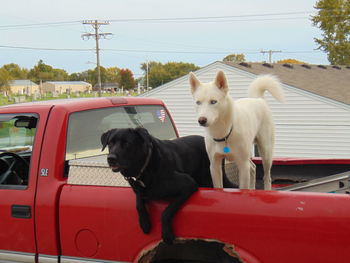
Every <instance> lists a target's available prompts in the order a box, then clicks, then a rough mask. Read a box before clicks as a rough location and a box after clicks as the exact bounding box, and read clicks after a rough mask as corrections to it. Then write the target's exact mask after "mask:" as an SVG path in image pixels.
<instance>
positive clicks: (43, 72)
mask: <svg viewBox="0 0 350 263" xmlns="http://www.w3.org/2000/svg"><path fill="white" fill-rule="evenodd" d="M28 77H29V78H30V79H31V80H32V81H34V82H37V83H38V82H40V81H48V80H56V81H62V80H68V78H69V76H68V73H67V72H66V71H65V70H63V69H55V68H53V67H51V66H49V65H46V64H45V63H44V62H43V61H42V60H39V62H38V64H37V65H35V66H34V67H33V68H32V69H31V70H30V71H29V73H28Z"/></svg>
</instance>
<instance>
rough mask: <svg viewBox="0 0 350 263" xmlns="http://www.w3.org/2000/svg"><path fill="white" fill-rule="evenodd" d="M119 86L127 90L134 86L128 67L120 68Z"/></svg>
mask: <svg viewBox="0 0 350 263" xmlns="http://www.w3.org/2000/svg"><path fill="white" fill-rule="evenodd" d="M118 84H119V87H122V88H124V89H127V90H131V89H133V88H135V79H134V76H133V74H132V72H131V70H130V69H121V70H120V82H119V83H118Z"/></svg>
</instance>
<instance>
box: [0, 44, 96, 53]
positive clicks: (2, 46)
mask: <svg viewBox="0 0 350 263" xmlns="http://www.w3.org/2000/svg"><path fill="white" fill-rule="evenodd" d="M0 48H11V49H28V50H42V51H45V50H46V51H74V52H75V51H92V50H94V49H83V48H45V47H22V46H5V45H0Z"/></svg>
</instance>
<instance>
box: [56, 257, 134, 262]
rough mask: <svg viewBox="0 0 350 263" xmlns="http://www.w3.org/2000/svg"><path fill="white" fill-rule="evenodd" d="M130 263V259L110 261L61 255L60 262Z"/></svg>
mask: <svg viewBox="0 0 350 263" xmlns="http://www.w3.org/2000/svg"><path fill="white" fill-rule="evenodd" d="M86 262H88V263H132V262H131V261H110V260H103V259H93V258H77V257H63V256H62V257H61V263H86Z"/></svg>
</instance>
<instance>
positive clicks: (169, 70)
mask: <svg viewBox="0 0 350 263" xmlns="http://www.w3.org/2000/svg"><path fill="white" fill-rule="evenodd" d="M141 69H142V70H143V71H144V83H143V84H144V86H146V85H147V83H146V82H147V64H146V63H142V64H141ZM198 69H199V67H198V66H196V65H194V64H191V63H184V62H168V63H166V64H162V63H160V62H155V61H151V62H149V63H148V83H149V86H150V87H154V88H155V87H158V86H160V85H162V84H165V83H167V82H169V81H172V80H174V79H177V78H179V77H182V76H184V75H186V74H188V73H189V72H191V71H195V70H198Z"/></svg>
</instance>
